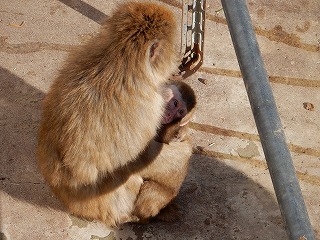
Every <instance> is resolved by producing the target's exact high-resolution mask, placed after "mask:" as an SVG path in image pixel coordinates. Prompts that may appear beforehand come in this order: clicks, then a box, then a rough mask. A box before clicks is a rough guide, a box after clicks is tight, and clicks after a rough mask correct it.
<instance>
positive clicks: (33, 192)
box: [0, 67, 62, 209]
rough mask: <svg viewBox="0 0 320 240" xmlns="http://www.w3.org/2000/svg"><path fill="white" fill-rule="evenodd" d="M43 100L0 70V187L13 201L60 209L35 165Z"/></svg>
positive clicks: (42, 95)
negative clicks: (18, 200) (15, 199)
mask: <svg viewBox="0 0 320 240" xmlns="http://www.w3.org/2000/svg"><path fill="white" fill-rule="evenodd" d="M43 97H44V93H42V92H41V91H39V90H37V89H35V88H34V87H32V86H30V85H28V84H26V83H25V82H24V80H22V79H20V78H19V77H17V76H15V75H13V74H12V73H10V72H9V71H8V70H6V69H4V68H1V67H0V159H1V165H0V188H1V190H3V191H5V192H7V193H8V194H9V195H11V196H12V197H14V198H18V199H21V200H23V201H27V202H30V203H32V204H36V205H41V206H46V207H51V208H55V209H62V208H61V206H60V204H59V203H58V201H57V200H56V199H55V198H54V197H53V196H52V194H51V193H50V191H49V187H47V185H45V184H44V181H43V179H42V177H41V175H40V173H39V171H38V168H37V164H36V158H35V146H36V141H37V140H36V139H37V129H38V125H39V120H40V112H41V101H42V99H43Z"/></svg>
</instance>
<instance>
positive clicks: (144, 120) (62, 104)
mask: <svg viewBox="0 0 320 240" xmlns="http://www.w3.org/2000/svg"><path fill="white" fill-rule="evenodd" d="M175 35H176V33H175V24H174V17H173V16H172V14H171V12H170V11H168V10H167V9H166V8H164V7H162V6H159V5H157V4H152V3H143V4H142V3H127V4H123V5H121V6H119V8H118V10H117V11H116V12H115V13H114V14H113V15H112V16H111V17H110V18H108V20H107V21H106V22H105V24H104V25H103V27H102V29H101V33H100V34H98V35H97V36H96V37H95V38H94V39H92V40H91V41H90V42H88V43H87V44H86V45H84V46H83V47H81V48H80V49H79V50H77V51H75V52H74V53H73V54H72V55H71V56H70V57H69V59H68V60H67V62H66V64H65V66H64V68H63V69H62V70H61V72H60V74H59V76H58V77H57V79H56V80H55V81H54V83H53V85H52V87H51V88H50V90H49V92H48V95H47V96H46V98H45V100H44V106H43V114H42V121H41V126H40V130H39V143H38V149H37V157H38V162H39V166H40V170H41V172H42V174H43V176H44V178H45V180H46V181H47V182H48V184H49V185H50V187H51V189H52V190H53V192H54V193H55V194H56V196H57V197H58V198H59V199H60V200H61V201H62V202H63V203H64V204H65V206H66V207H67V208H68V209H69V210H70V211H71V212H72V213H74V214H76V215H78V216H82V217H86V218H89V219H98V220H101V221H103V222H104V223H106V224H107V225H109V226H116V225H118V224H121V223H123V222H126V221H138V220H139V219H138V218H137V217H136V216H134V215H132V211H133V210H134V204H135V202H136V197H137V195H138V193H139V192H141V190H140V187H141V186H142V188H144V186H145V184H143V178H142V176H141V175H139V174H133V173H134V172H139V171H140V170H141V169H143V168H145V167H147V166H145V165H144V164H142V163H136V161H138V160H137V157H138V156H139V155H140V154H141V152H142V151H143V150H144V149H145V147H146V146H147V145H148V144H149V143H150V141H151V140H152V139H153V137H154V136H155V135H156V131H157V128H158V127H159V122H160V119H161V114H162V112H163V104H164V103H163V99H162V96H161V95H160V91H159V88H160V86H161V85H162V84H163V83H164V82H165V81H166V80H167V79H168V78H169V76H170V75H171V74H172V73H173V71H174V70H175V69H176V67H177V64H176V63H177V61H176V57H175V55H174V45H173V43H174V38H173V37H174V36H175ZM163 145H164V144H163ZM173 147H174V146H170V144H169V145H168V146H167V145H166V146H160V149H163V150H164V149H166V148H170V149H173ZM188 148H189V147H188ZM170 149H169V150H168V151H167V150H166V151H163V150H161V154H159V156H156V155H155V153H154V152H157V151H153V150H152V151H151V152H150V153H149V154H148V155H147V157H146V159H147V160H148V161H149V163H148V164H150V166H151V163H150V162H152V161H153V160H154V159H155V158H156V157H159V159H161V160H158V161H157V162H162V161H169V160H170V161H175V158H177V156H175V155H176V154H177V153H176V151H174V150H170ZM159 151H160V150H159ZM186 154H187V155H189V154H190V151H187V152H186ZM155 162H156V161H155ZM175 164H176V163H174V162H173V164H169V165H170V166H171V167H172V169H176V167H179V166H180V165H175ZM177 164H179V163H177ZM137 166H138V167H137ZM147 169H148V167H147V168H145V169H143V171H142V170H141V171H142V172H143V173H145V172H149V173H148V174H146V176H147V175H149V176H152V175H153V170H155V169H154V168H153V167H151V168H150V169H149V170H147ZM177 171H178V170H177ZM155 174H156V173H155ZM178 180H179V179H178ZM179 181H180V180H179ZM142 184H143V185H142ZM156 208H157V207H156ZM155 212H156V211H155ZM149 215H150V216H153V215H154V214H153V213H152V214H149Z"/></svg>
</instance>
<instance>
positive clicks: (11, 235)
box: [0, 0, 320, 240]
mask: <svg viewBox="0 0 320 240" xmlns="http://www.w3.org/2000/svg"><path fill="white" fill-rule="evenodd" d="M116 2H121V1H120V0H119V1H110V0H104V1H102V0H42V1H34V0H23V1H19V0H12V1H7V0H1V1H0V161H1V163H0V186H1V192H0V197H1V200H0V201H1V202H0V203H1V206H0V208H1V212H0V214H1V215H0V217H1V219H0V221H1V229H0V232H1V233H0V239H14V240H16V239H41V240H42V239H76V240H81V239H84V240H89V239H176V240H178V239H287V236H286V233H285V230H284V224H283V222H282V219H281V216H280V211H279V208H278V205H277V202H276V199H275V194H274V191H273V187H272V183H271V180H270V176H269V174H268V169H267V166H266V163H265V160H264V156H263V152H262V149H261V144H260V142H259V137H258V135H257V131H256V127H255V123H254V120H253V117H252V113H251V109H250V106H249V103H248V99H247V95H246V92H245V88H244V85H243V82H242V79H241V76H240V72H239V67H238V63H237V60H236V57H235V53H234V49H233V46H232V43H231V39H230V36H229V32H228V28H227V25H226V21H225V17H224V14H223V11H222V10H221V3H220V2H219V1H211V0H207V3H208V11H207V22H206V27H207V28H206V42H205V62H204V65H203V67H202V68H201V69H200V71H199V72H198V73H197V74H196V75H194V76H192V77H190V78H189V79H188V80H187V82H188V83H190V84H191V85H192V87H193V88H194V89H195V91H196V93H197V96H198V102H199V105H198V112H197V116H196V118H195V120H194V122H193V124H192V132H191V134H192V137H193V139H194V145H195V152H196V153H195V154H194V155H193V157H192V160H191V167H190V171H189V175H188V177H187V179H186V181H185V183H184V185H183V187H182V189H181V192H180V194H179V197H178V199H177V201H176V202H177V203H178V204H179V206H180V208H181V211H182V213H183V217H182V219H181V220H179V221H178V222H175V223H173V224H168V223H161V222H152V223H150V224H147V225H134V224H127V225H124V226H122V227H121V228H120V229H118V230H116V231H110V229H107V228H106V227H104V226H103V225H102V224H100V223H94V222H87V221H84V220H81V219H78V218H75V217H73V216H70V215H69V214H68V213H66V211H65V209H64V208H63V207H62V206H61V204H60V203H59V202H58V201H57V200H56V199H55V197H54V196H52V194H51V192H50V191H49V189H48V187H47V185H46V184H45V183H44V181H43V179H42V177H41V175H40V174H39V172H38V170H37V167H36V164H35V154H34V150H35V145H36V132H37V128H38V123H39V118H40V105H41V100H42V99H43V97H44V95H45V93H46V92H47V90H48V87H49V86H50V84H51V82H52V80H53V79H54V77H55V75H56V73H57V70H58V69H59V68H60V66H61V65H62V62H63V60H64V59H65V57H66V55H67V54H68V52H69V50H70V49H71V48H72V47H73V46H76V45H79V44H80V43H81V42H83V41H84V40H86V39H87V38H89V37H90V36H92V34H94V33H95V32H96V31H98V29H99V22H101V20H102V19H103V18H104V17H105V16H107V15H110V13H111V12H112V10H113V9H114V7H115V4H116ZM162 2H163V4H167V5H168V6H169V7H170V8H171V9H172V10H173V11H174V12H175V13H176V14H177V19H179V18H180V14H181V9H180V1H174V0H172V1H171V0H163V1H162ZM248 6H249V9H250V13H251V17H252V20H253V24H254V27H255V30H256V33H257V38H258V41H259V44H260V48H261V51H262V55H263V57H264V61H265V64H266V68H267V71H268V73H269V75H270V81H271V83H272V84H271V85H272V88H273V91H274V95H275V98H276V102H277V107H278V109H279V113H280V117H281V120H282V123H283V125H284V127H285V133H286V135H287V141H288V144H289V147H290V150H291V153H292V157H293V161H294V165H295V167H296V170H297V174H298V176H299V180H300V184H301V188H302V192H303V195H304V198H305V202H306V205H307V208H308V211H309V215H310V218H311V222H312V225H313V227H314V229H315V233H316V236H317V238H318V239H320V199H319V195H320V114H319V113H320V112H319V109H320V79H319V73H320V52H319V47H320V35H319V34H320V25H319V21H320V15H319V12H320V3H319V1H317V0H293V1H284V0H282V1H281V0H269V1H264V0H248ZM110 34H112V33H110ZM177 44H178V42H177ZM199 78H203V79H206V84H203V83H201V82H200V81H199ZM303 103H311V104H313V107H314V108H313V109H312V108H311V109H310V107H309V108H308V107H307V105H306V104H305V107H304V104H303ZM309 106H311V105H310V104H309ZM308 109H309V110H308Z"/></svg>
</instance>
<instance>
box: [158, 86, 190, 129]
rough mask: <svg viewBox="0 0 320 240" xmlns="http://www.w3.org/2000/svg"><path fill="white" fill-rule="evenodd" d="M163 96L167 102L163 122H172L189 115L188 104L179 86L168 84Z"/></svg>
mask: <svg viewBox="0 0 320 240" xmlns="http://www.w3.org/2000/svg"><path fill="white" fill-rule="evenodd" d="M163 97H164V100H165V102H166V107H165V111H164V114H163V116H162V120H161V124H168V123H171V122H172V121H173V120H176V119H182V118H183V117H184V116H186V115H187V106H186V103H185V101H184V100H183V98H182V96H181V93H180V91H179V89H178V88H177V86H175V85H168V86H167V87H166V88H165V89H164V90H163Z"/></svg>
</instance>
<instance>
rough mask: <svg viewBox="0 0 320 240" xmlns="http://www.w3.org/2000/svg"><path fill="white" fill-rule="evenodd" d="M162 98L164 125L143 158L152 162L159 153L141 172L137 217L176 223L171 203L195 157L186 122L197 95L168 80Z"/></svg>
mask: <svg viewBox="0 0 320 240" xmlns="http://www.w3.org/2000/svg"><path fill="white" fill-rule="evenodd" d="M163 96H164V98H165V101H166V102H167V104H166V108H165V112H164V114H163V117H162V126H161V127H160V129H159V130H158V134H157V136H156V137H155V139H154V141H152V142H151V143H150V145H149V146H148V148H147V149H146V151H145V152H144V154H143V155H142V156H141V158H142V159H149V158H150V155H151V153H152V152H158V151H159V154H158V155H157V157H156V158H155V159H154V161H153V162H152V163H151V164H150V165H148V166H147V167H146V168H144V169H143V170H142V171H140V172H139V173H138V174H139V175H140V176H141V177H142V178H143V180H144V182H143V185H142V186H141V189H140V192H139V195H138V197H137V201H136V203H135V210H134V215H135V216H137V217H138V218H139V219H140V221H142V222H145V221H147V220H148V219H149V218H150V217H153V216H155V217H156V218H157V219H159V220H163V221H174V220H176V219H177V218H178V217H179V212H178V211H177V209H176V208H175V207H174V205H172V204H170V203H171V202H172V200H174V198H175V197H176V196H177V194H178V192H179V190H180V187H181V185H182V182H183V181H184V179H185V177H186V175H187V172H188V166H189V160H190V157H191V154H192V143H191V139H190V137H189V135H188V134H187V131H188V129H187V123H188V122H189V121H190V119H191V117H192V116H193V114H194V112H195V109H196V108H195V107H196V97H195V93H194V91H193V90H192V88H191V87H190V86H189V85H187V84H186V83H184V82H181V81H169V82H168V83H167V84H166V86H165V87H164V89H163ZM157 149H159V150H157Z"/></svg>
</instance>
